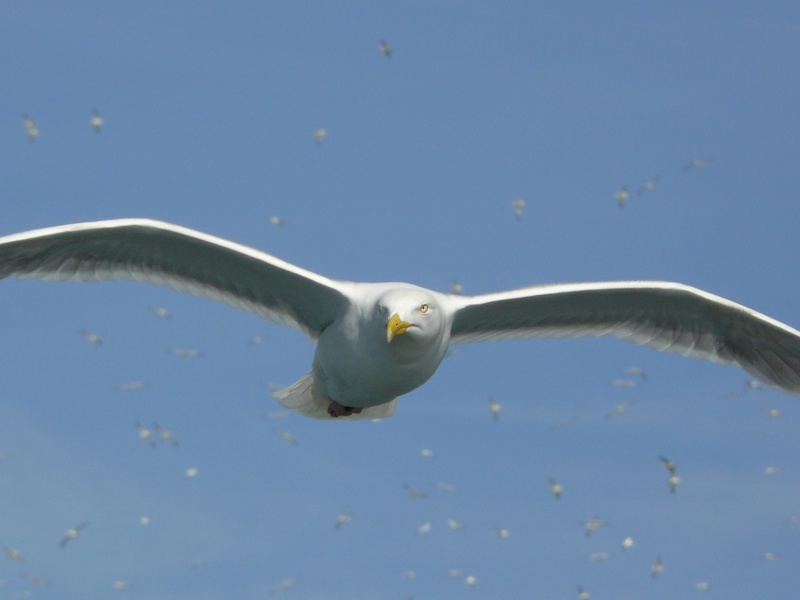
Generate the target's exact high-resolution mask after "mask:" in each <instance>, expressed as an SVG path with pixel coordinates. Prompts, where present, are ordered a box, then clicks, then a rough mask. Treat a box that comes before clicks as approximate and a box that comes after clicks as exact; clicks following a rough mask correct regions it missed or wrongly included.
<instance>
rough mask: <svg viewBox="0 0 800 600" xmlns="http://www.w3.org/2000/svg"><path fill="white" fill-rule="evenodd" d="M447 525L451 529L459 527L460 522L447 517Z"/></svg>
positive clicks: (454, 529) (455, 529)
mask: <svg viewBox="0 0 800 600" xmlns="http://www.w3.org/2000/svg"><path fill="white" fill-rule="evenodd" d="M447 526H448V527H449V528H450V529H452V530H453V531H457V530H459V529H461V523H459V522H458V521H456V520H455V519H447Z"/></svg>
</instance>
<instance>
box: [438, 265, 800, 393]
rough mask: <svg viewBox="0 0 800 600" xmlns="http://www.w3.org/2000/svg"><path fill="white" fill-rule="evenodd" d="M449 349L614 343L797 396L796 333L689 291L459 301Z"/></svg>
mask: <svg viewBox="0 0 800 600" xmlns="http://www.w3.org/2000/svg"><path fill="white" fill-rule="evenodd" d="M457 298H461V300H460V303H461V304H460V305H458V306H456V308H455V311H454V315H453V321H452V329H451V338H450V339H451V343H455V344H458V343H463V342H474V341H483V340H493V339H509V338H522V337H587V336H614V337H618V338H620V339H623V340H627V341H630V342H634V343H636V344H641V345H643V346H647V347H650V348H654V349H656V350H660V351H667V352H676V353H679V354H683V355H684V356H689V357H694V358H704V359H709V360H712V361H714V362H716V363H719V364H730V363H736V364H738V365H739V366H740V367H742V368H743V369H744V370H745V371H747V372H748V373H750V374H751V375H753V376H755V377H757V378H759V379H761V380H763V381H765V382H767V383H770V384H772V385H775V386H777V387H779V388H781V389H783V390H784V391H787V392H789V393H792V394H797V395H800V332H798V331H797V330H795V329H793V328H791V327H789V326H788V325H785V324H783V323H781V322H779V321H776V320H775V319H771V318H770V317H767V316H765V315H763V314H761V313H758V312H756V311H754V310H751V309H749V308H746V307H744V306H742V305H740V304H736V303H734V302H731V301H730V300H726V299H725V298H721V297H719V296H715V295H713V294H709V293H708V292H704V291H702V290H699V289H697V288H693V287H690V286H686V285H682V284H678V283H670V282H661V281H621V282H599V283H575V284H557V285H544V286H535V287H530V288H523V289H520V290H514V291H511V292H505V293H499V294H486V295H483V296H474V297H471V298H470V297H456V298H454V300H453V302H455V303H458V302H459V300H458V299H457Z"/></svg>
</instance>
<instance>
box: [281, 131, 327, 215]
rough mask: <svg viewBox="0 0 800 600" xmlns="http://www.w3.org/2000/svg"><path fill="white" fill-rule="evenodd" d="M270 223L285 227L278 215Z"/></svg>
mask: <svg viewBox="0 0 800 600" xmlns="http://www.w3.org/2000/svg"><path fill="white" fill-rule="evenodd" d="M317 143H319V142H317ZM269 222H270V224H272V225H275V226H276V227H277V226H278V225H283V219H281V218H280V217H278V216H276V215H272V216H271V217H270V218H269Z"/></svg>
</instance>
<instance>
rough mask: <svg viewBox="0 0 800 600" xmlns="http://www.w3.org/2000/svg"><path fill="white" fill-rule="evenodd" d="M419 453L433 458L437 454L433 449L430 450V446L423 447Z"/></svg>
mask: <svg viewBox="0 0 800 600" xmlns="http://www.w3.org/2000/svg"><path fill="white" fill-rule="evenodd" d="M419 454H420V456H422V457H423V458H433V457H434V456H435V454H434V453H433V450H430V449H428V448H423V449H422V450H420V451H419Z"/></svg>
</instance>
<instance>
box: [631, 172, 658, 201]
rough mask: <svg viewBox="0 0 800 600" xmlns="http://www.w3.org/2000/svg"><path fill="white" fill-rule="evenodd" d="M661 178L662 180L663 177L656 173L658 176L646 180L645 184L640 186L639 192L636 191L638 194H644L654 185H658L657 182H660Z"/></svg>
mask: <svg viewBox="0 0 800 600" xmlns="http://www.w3.org/2000/svg"><path fill="white" fill-rule="evenodd" d="M660 180H661V177H659V176H658V175H656V176H655V177H653V178H652V179H650V180H648V181H645V183H644V185H642V187H640V188H639V191H638V192H636V193H637V194H638V195H640V196H641V195H642V194H644V193H645V192H649V191H650V190H652V189H653V188H654V187H656V184H657V183H658V182H659V181H660Z"/></svg>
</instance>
